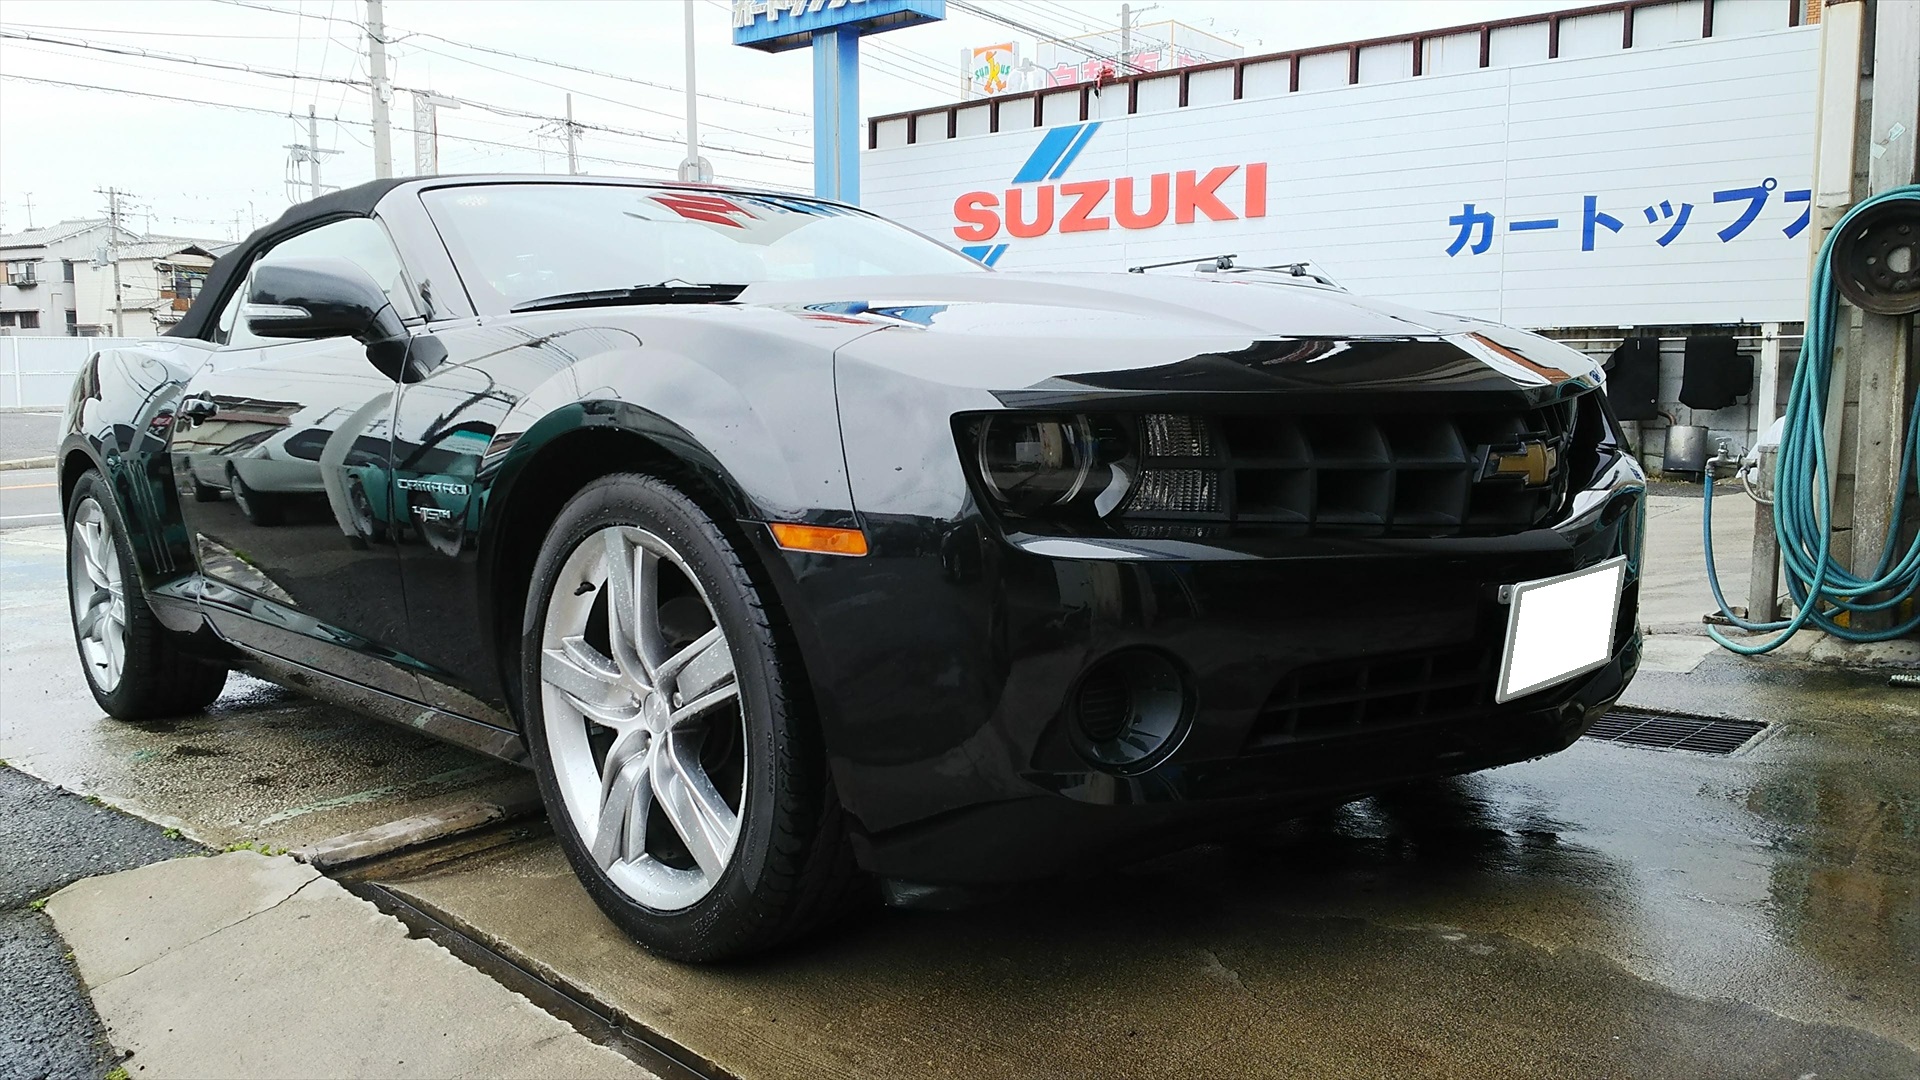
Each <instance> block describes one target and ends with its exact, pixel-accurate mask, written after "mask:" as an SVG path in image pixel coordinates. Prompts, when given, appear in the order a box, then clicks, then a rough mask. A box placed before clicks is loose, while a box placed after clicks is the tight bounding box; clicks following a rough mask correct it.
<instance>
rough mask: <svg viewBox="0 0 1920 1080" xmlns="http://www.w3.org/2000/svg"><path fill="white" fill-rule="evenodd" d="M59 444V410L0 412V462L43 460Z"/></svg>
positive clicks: (10, 410) (11, 410)
mask: <svg viewBox="0 0 1920 1080" xmlns="http://www.w3.org/2000/svg"><path fill="white" fill-rule="evenodd" d="M59 442H60V410H59V409H0V461H15V460H18V459H21V458H37V457H46V456H49V455H51V454H52V453H53V451H54V447H55V446H56V445H58V443H59Z"/></svg>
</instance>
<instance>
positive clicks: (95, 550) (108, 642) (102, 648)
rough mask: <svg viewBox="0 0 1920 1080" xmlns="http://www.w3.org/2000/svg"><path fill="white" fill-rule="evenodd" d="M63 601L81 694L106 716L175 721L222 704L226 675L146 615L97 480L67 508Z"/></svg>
mask: <svg viewBox="0 0 1920 1080" xmlns="http://www.w3.org/2000/svg"><path fill="white" fill-rule="evenodd" d="M67 595H68V597H69V599H70V600H71V601H72V603H71V606H72V609H73V637H74V643H75V644H76V645H78V646H79V649H80V666H81V668H82V669H83V670H84V671H85V672H86V675H87V688H88V689H90V690H92V691H93V699H94V700H95V701H97V702H99V703H100V707H101V708H102V709H105V710H106V711H107V714H108V715H110V716H113V717H116V718H118V719H121V720H146V719H151V718H153V717H157V716H178V715H180V714H182V713H190V712H196V711H198V710H200V709H203V708H205V707H206V706H207V705H209V704H211V703H212V702H213V699H214V698H217V697H219V696H220V690H221V688H222V687H224V686H225V685H226V683H227V669H226V668H225V667H222V666H220V665H218V664H215V663H211V662H208V661H205V660H201V659H199V658H198V657H195V656H192V655H189V654H188V653H186V652H184V651H183V650H181V649H180V648H179V647H178V645H177V644H176V643H175V642H174V640H173V638H172V637H171V636H170V634H169V632H168V630H167V628H166V627H164V626H161V625H160V620H159V619H157V618H156V617H155V616H154V614H153V611H152V609H150V608H149V607H147V600H146V597H145V596H144V595H142V594H141V592H140V582H139V579H138V578H137V577H136V576H135V574H134V563H133V548H132V546H131V545H130V544H129V543H128V540H127V528H126V520H125V519H124V518H123V517H122V516H121V514H120V508H119V506H118V505H117V504H116V503H115V502H114V500H113V492H112V491H111V490H110V489H109V488H108V486H107V483H106V481H105V480H103V479H101V476H100V474H99V473H98V472H93V471H89V472H87V473H86V474H85V475H83V476H81V477H80V481H79V482H78V483H76V484H75V485H74V488H73V495H72V497H71V498H70V499H69V500H68V502H67Z"/></svg>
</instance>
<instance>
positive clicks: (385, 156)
mask: <svg viewBox="0 0 1920 1080" xmlns="http://www.w3.org/2000/svg"><path fill="white" fill-rule="evenodd" d="M367 72H368V74H369V75H370V76H371V77H372V79H373V175H374V176H375V177H378V178H380V179H385V178H387V177H389V176H392V175H393V120H392V118H391V117H390V116H388V115H387V106H388V104H389V103H390V102H391V101H392V99H393V86H392V84H390V83H388V82H387V28H386V24H385V22H384V21H383V12H382V10H381V0H367Z"/></svg>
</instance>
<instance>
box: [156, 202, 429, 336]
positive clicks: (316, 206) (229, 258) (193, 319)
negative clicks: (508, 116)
mask: <svg viewBox="0 0 1920 1080" xmlns="http://www.w3.org/2000/svg"><path fill="white" fill-rule="evenodd" d="M419 179H420V177H417V176H393V177H388V178H387V179H385V180H369V181H367V182H366V183H364V184H355V185H354V186H352V187H350V188H341V189H340V190H339V191H333V192H328V193H327V194H325V195H322V196H320V197H319V198H317V199H309V200H308V201H306V202H303V203H295V204H294V205H292V206H289V207H287V210H286V213H284V214H281V215H280V216H279V217H278V218H277V219H275V220H274V221H273V222H272V223H270V224H267V225H262V226H260V227H259V228H258V229H255V230H254V231H253V233H252V234H251V235H250V236H248V237H247V238H246V239H245V240H242V241H241V242H240V243H239V244H238V245H236V246H235V247H234V249H233V250H232V251H229V252H227V253H226V254H225V255H222V256H221V257H220V258H218V259H216V260H214V264H213V269H211V270H209V271H207V283H206V285H204V286H203V287H202V288H201V289H200V296H199V297H198V298H196V299H195V301H194V303H193V306H192V307H189V308H188V309H187V313H186V314H185V315H182V316H181V317H180V321H179V322H177V323H174V324H173V329H171V330H168V331H167V334H166V336H168V337H189V338H197V337H200V336H201V335H202V334H203V333H205V332H206V329H207V324H208V323H210V322H212V321H213V320H214V319H215V318H217V317H218V315H219V311H220V303H219V299H218V298H220V297H224V296H225V295H226V292H227V289H228V286H229V285H230V284H231V282H232V280H233V277H234V275H235V274H237V273H245V272H246V268H247V267H248V266H250V265H252V263H253V252H255V251H257V250H259V249H260V246H261V245H262V244H265V243H268V242H270V241H273V240H278V239H279V238H280V237H282V236H286V235H288V234H290V233H296V232H301V231H303V230H306V229H310V228H312V227H313V226H315V225H318V224H320V223H321V222H325V221H332V220H335V219H338V218H351V217H372V216H373V208H374V207H375V206H378V205H379V204H380V200H381V199H383V198H385V197H386V194H387V192H389V191H392V190H393V189H394V188H397V187H399V186H400V185H401V184H406V183H411V182H413V181H415V180H419ZM208 297H213V298H215V299H214V300H213V301H210V302H206V303H202V302H201V301H203V300H206V299H207V298H208Z"/></svg>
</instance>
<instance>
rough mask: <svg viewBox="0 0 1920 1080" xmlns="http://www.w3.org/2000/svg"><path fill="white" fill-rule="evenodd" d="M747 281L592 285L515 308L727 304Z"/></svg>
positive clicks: (523, 302) (520, 304) (549, 309)
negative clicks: (740, 282)
mask: <svg viewBox="0 0 1920 1080" xmlns="http://www.w3.org/2000/svg"><path fill="white" fill-rule="evenodd" d="M746 288H747V287H746V286H745V285H726V284H720V283H714V284H708V285H696V284H694V283H692V282H688V281H676V282H664V281H663V282H661V283H659V284H657V285H635V286H633V287H632V288H627V289H589V290H587V291H585V292H570V293H555V294H554V295H552V296H542V297H538V298H536V299H533V300H523V301H521V302H520V303H518V304H515V305H513V307H512V308H510V309H508V310H511V311H552V310H554V309H557V308H577V307H597V306H599V305H601V304H724V303H727V302H728V301H730V300H732V299H733V298H735V297H737V296H739V295H740V294H741V293H742V292H745V291H746Z"/></svg>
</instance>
